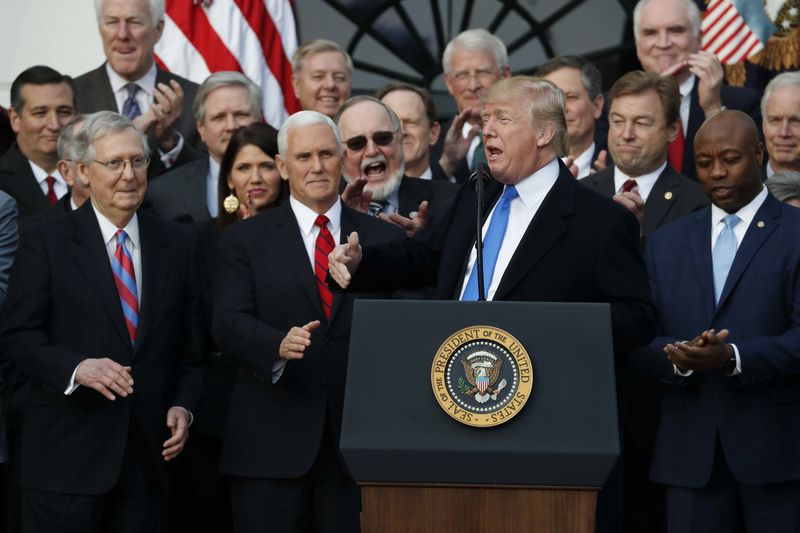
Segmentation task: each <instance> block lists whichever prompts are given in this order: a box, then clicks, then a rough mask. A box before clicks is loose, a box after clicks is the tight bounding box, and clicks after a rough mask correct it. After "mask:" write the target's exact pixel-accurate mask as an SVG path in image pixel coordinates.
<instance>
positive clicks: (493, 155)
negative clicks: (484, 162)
mask: <svg viewBox="0 0 800 533" xmlns="http://www.w3.org/2000/svg"><path fill="white" fill-rule="evenodd" d="M486 152H487V153H488V155H489V158H488V159H489V161H491V160H493V159H497V158H498V157H500V156H501V155H502V154H503V151H502V150H501V149H499V148H495V147H494V146H486Z"/></svg>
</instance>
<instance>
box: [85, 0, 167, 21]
mask: <svg viewBox="0 0 800 533" xmlns="http://www.w3.org/2000/svg"><path fill="white" fill-rule="evenodd" d="M147 3H148V4H149V5H150V16H151V17H153V26H158V24H159V22H163V21H164V11H165V8H164V0H147ZM102 4H103V0H94V12H95V14H96V15H97V22H102V21H101V20H100V17H102V15H103V6H102Z"/></svg>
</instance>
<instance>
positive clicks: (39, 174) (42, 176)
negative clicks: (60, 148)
mask: <svg viewBox="0 0 800 533" xmlns="http://www.w3.org/2000/svg"><path fill="white" fill-rule="evenodd" d="M28 163H30V165H31V171H33V177H34V178H36V183H39V184H41V183H43V182H44V180H46V179H47V176H53V178H55V180H56V181H57V182H59V183H63V184H64V186H65V187H66V186H67V182H66V181H64V178H63V177H62V176H61V173H60V172H59V171H58V169H55V170H54V171H53V172H51V173H50V174H48V173H47V171H46V170H45V169H43V168H42V167H40V166H39V165H37V164H36V163H34V162H33V161H31V160H30V159H28Z"/></svg>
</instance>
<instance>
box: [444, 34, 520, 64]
mask: <svg viewBox="0 0 800 533" xmlns="http://www.w3.org/2000/svg"><path fill="white" fill-rule="evenodd" d="M456 50H464V51H467V52H477V51H485V52H490V53H491V54H492V55H493V56H494V62H495V64H496V65H495V66H496V67H497V69H498V70H503V69H504V68H505V67H506V66H507V65H508V51H506V45H505V44H503V41H501V40H500V39H499V38H497V37H496V36H494V35H492V34H491V33H489V32H488V31H486V30H484V29H483V28H478V29H474V30H467V31H462V32H461V33H459V34H458V35H456V36H455V38H454V39H453V40H452V41H450V42H449V43H447V47H446V48H445V49H444V54H442V66H443V67H444V71H445V73H446V74H451V73H452V72H453V53H455V51H456Z"/></svg>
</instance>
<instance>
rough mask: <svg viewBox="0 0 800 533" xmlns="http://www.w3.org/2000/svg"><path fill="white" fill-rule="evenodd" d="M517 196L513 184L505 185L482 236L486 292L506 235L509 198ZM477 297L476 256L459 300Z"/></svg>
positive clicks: (470, 299) (475, 298)
mask: <svg viewBox="0 0 800 533" xmlns="http://www.w3.org/2000/svg"><path fill="white" fill-rule="evenodd" d="M517 196H519V193H518V192H517V189H516V188H515V187H514V186H513V185H509V186H507V187H506V190H505V191H503V196H501V197H500V201H499V202H497V205H496V206H495V208H494V212H493V213H492V221H491V222H490V223H489V228H488V229H487V230H486V235H485V236H484V238H483V286H484V288H485V290H486V292H487V293H488V292H489V286H490V285H491V282H492V276H493V275H494V267H495V265H496V264H497V256H498V254H499V253H500V246H501V245H502V244H503V238H504V237H505V235H506V228H507V227H508V215H509V212H510V211H511V200H513V199H514V198H516V197H517ZM477 299H478V261H477V257H476V258H475V263H474V264H473V266H472V272H471V273H470V275H469V280H467V286H466V288H465V289H464V295H463V296H462V297H461V300H463V301H476V300H477Z"/></svg>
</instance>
